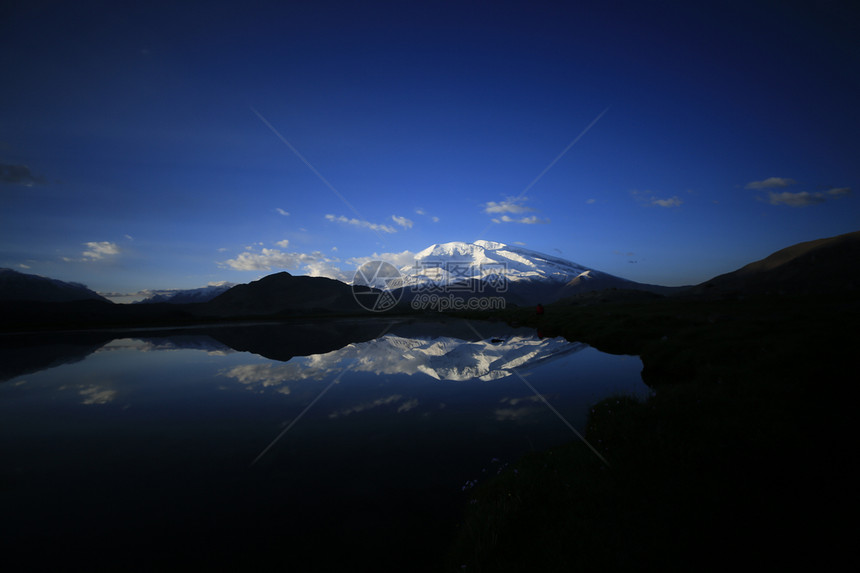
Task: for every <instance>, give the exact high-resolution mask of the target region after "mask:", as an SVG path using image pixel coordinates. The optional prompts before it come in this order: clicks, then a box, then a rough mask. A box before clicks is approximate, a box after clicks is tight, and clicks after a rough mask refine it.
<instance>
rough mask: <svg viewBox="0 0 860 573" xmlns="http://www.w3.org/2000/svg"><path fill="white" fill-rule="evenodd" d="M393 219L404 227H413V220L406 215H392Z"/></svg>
mask: <svg viewBox="0 0 860 573" xmlns="http://www.w3.org/2000/svg"><path fill="white" fill-rule="evenodd" d="M391 220H392V221H394V222H395V223H397V224H398V225H400V226H401V227H403V228H404V229H411V228H412V221H410V220H409V219H407V218H406V217H398V216H397V215H392V216H391Z"/></svg>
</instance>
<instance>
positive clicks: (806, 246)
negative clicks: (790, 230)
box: [685, 231, 860, 297]
mask: <svg viewBox="0 0 860 573" xmlns="http://www.w3.org/2000/svg"><path fill="white" fill-rule="evenodd" d="M858 289H860V231H855V232H853V233H845V234H843V235H837V236H835V237H829V238H825V239H816V240H814V241H806V242H803V243H797V244H795V245H792V246H790V247H786V248H784V249H780V250H779V251H776V252H775V253H772V254H771V255H769V256H767V257H765V258H763V259H761V260H758V261H754V262H752V263H749V264H748V265H745V266H743V267H741V268H739V269H737V270H735V271H732V272H730V273H725V274H722V275H719V276H716V277H714V278H712V279H710V280H707V281H705V282H703V283H701V284H699V285H696V286H694V287H692V288H691V289H689V290H688V291H687V292H686V293H685V294H688V295H692V296H706V297H708V296H730V295H746V294H768V293H770V294H827V293H835V292H845V291H851V290H855V291H856V290H858Z"/></svg>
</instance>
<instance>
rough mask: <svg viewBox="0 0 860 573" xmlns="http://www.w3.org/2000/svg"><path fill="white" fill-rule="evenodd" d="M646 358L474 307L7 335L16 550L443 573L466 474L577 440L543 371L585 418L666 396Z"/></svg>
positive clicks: (3, 392)
mask: <svg viewBox="0 0 860 573" xmlns="http://www.w3.org/2000/svg"><path fill="white" fill-rule="evenodd" d="M641 367H642V364H641V361H640V360H639V359H638V358H636V357H623V356H611V355H607V354H603V353H600V352H597V351H596V350H594V349H593V348H590V347H588V346H586V345H584V344H579V343H572V342H568V341H566V340H564V339H562V338H541V337H539V336H538V335H537V333H535V332H534V331H533V330H529V329H516V328H511V327H510V326H507V325H505V324H501V323H481V322H476V323H472V324H470V323H467V322H465V321H462V320H450V321H445V320H438V321H417V320H391V319H382V318H380V319H372V320H367V319H361V320H358V319H356V320H337V321H333V320H332V321H320V322H307V323H283V324H271V323H269V324H258V325H251V324H248V325H241V326H236V325H231V326H229V327H227V326H225V327H206V328H183V329H170V330H135V331H112V332H108V331H100V332H78V333H65V334H59V333H56V334H41V335H38V336H35V335H30V336H17V337H12V336H9V335H6V336H4V337H2V338H1V339H0V379H3V380H5V382H3V383H0V456H2V459H3V460H4V464H3V465H0V503H2V504H3V507H4V518H5V519H4V524H3V525H2V526H0V539H3V542H2V543H3V550H4V556H7V557H8V560H9V562H12V561H13V560H14V558H16V557H27V559H29V562H30V563H31V565H32V567H31V569H41V568H43V566H45V567H46V566H47V564H48V563H49V562H51V563H63V564H64V567H63V568H64V569H67V570H68V569H74V570H79V569H80V570H111V569H128V568H129V567H131V566H132V565H136V566H137V567H138V568H140V569H144V570H153V569H163V568H167V569H176V568H185V569H191V570H201V569H212V570H216V569H217V570H225V569H226V570H242V569H244V570H258V569H267V568H271V566H272V565H273V564H276V565H279V566H280V568H283V569H287V570H291V569H293V570H301V571H328V570H349V571H365V570H366V571H380V570H410V571H425V570H427V571H429V570H439V565H440V562H439V558H440V557H441V556H442V555H443V554H444V548H445V546H446V544H447V543H449V541H450V536H451V533H452V532H453V528H454V526H455V524H456V523H457V521H458V518H459V516H460V514H461V511H462V508H463V506H464V505H465V504H466V503H467V502H468V497H467V496H468V493H467V492H464V491H462V487H463V484H464V483H465V482H467V481H469V482H472V481H474V480H475V479H481V480H482V479H484V478H485V477H486V476H488V475H490V474H491V473H494V472H495V470H497V469H498V468H499V467H500V466H501V465H502V464H504V463H510V462H513V461H515V460H516V459H517V458H519V457H520V456H522V455H523V454H525V453H526V452H528V451H531V450H533V449H544V448H547V447H551V446H553V445H557V444H560V443H563V442H567V441H571V440H575V439H576V437H575V436H574V435H573V434H572V433H571V432H570V430H569V429H568V428H567V427H565V425H564V424H562V423H561V422H560V421H559V420H558V418H557V417H556V416H555V415H554V414H553V413H552V412H550V411H549V410H548V409H547V408H546V406H545V405H544V404H543V403H542V401H541V400H540V399H538V397H537V396H536V395H535V392H533V391H532V390H531V389H530V386H529V385H527V384H525V383H524V382H525V380H526V379H527V380H528V381H529V384H530V385H532V386H533V387H534V388H536V389H537V390H538V391H539V392H540V393H541V395H542V396H544V397H545V398H546V399H547V400H548V401H549V402H550V403H551V404H552V405H553V407H554V408H555V409H557V410H558V411H559V412H561V413H562V414H563V415H564V416H565V418H566V419H567V420H569V421H570V423H571V424H573V425H574V426H576V427H579V428H582V426H583V424H584V422H585V419H586V415H587V412H588V408H589V405H590V404H592V403H594V402H595V401H597V400H599V399H601V398H603V397H605V396H607V395H609V394H612V393H618V392H622V393H629V394H639V395H643V394H646V393H648V392H649V390H648V388H647V387H646V386H645V385H644V384H643V383H642V381H641V378H640V376H639V373H640V371H641ZM263 452H265V455H264V456H262V455H261V453H263ZM255 457H256V459H260V461H259V463H256V459H255ZM493 460H495V461H493ZM93 540H98V543H99V548H100V549H99V550H98V551H93V550H92V541H93ZM132 568H134V567H132Z"/></svg>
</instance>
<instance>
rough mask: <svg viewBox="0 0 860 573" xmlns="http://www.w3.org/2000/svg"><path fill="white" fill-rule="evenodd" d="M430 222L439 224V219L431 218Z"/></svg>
mask: <svg viewBox="0 0 860 573" xmlns="http://www.w3.org/2000/svg"><path fill="white" fill-rule="evenodd" d="M430 220H431V221H433V222H434V223H438V222H439V217H431V218H430Z"/></svg>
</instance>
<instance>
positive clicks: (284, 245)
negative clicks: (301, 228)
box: [275, 239, 290, 249]
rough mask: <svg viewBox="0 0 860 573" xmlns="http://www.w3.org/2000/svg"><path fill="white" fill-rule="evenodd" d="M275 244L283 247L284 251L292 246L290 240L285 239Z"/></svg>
mask: <svg viewBox="0 0 860 573" xmlns="http://www.w3.org/2000/svg"><path fill="white" fill-rule="evenodd" d="M275 244H276V245H277V246H279V247H281V248H282V249H286V248H287V247H289V246H290V241H289V240H288V239H284V240H283V241H278V242H277V243H275Z"/></svg>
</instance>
